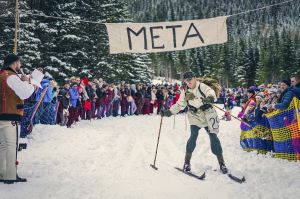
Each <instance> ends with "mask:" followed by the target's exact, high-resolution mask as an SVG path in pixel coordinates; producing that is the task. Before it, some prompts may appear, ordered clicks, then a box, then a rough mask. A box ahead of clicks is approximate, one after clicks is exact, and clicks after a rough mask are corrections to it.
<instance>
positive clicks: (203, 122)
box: [170, 81, 217, 127]
mask: <svg viewBox="0 0 300 199" xmlns="http://www.w3.org/2000/svg"><path fill="white" fill-rule="evenodd" d="M199 86H200V89H201V91H202V92H203V93H204V95H205V96H203V95H202V94H201V93H200V91H199ZM187 92H191V93H193V94H194V95H195V98H194V99H193V100H189V101H188V102H187V101H185V100H184V98H185V93H186V92H185V91H182V92H181V94H180V97H179V100H178V101H177V103H176V104H174V105H173V106H172V107H171V108H170V111H171V112H172V114H176V113H178V112H179V111H180V110H182V109H184V108H185V107H186V106H187V105H188V104H189V105H191V106H193V107H195V108H197V109H198V111H197V112H196V113H194V112H192V111H188V113H187V114H188V119H189V123H190V125H196V126H199V127H207V126H208V123H207V119H206V117H205V113H204V112H203V111H201V110H200V109H199V108H200V106H202V105H203V101H202V99H203V98H205V97H208V96H213V97H214V99H215V101H217V97H216V93H215V91H214V90H213V89H212V88H210V87H209V86H207V85H206V84H203V83H200V82H199V81H198V82H197V85H196V87H195V88H194V89H188V90H187ZM212 110H213V109H212ZM213 111H214V112H215V110H213Z"/></svg>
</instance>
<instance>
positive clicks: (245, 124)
mask: <svg viewBox="0 0 300 199" xmlns="http://www.w3.org/2000/svg"><path fill="white" fill-rule="evenodd" d="M211 105H212V106H213V107H215V108H217V109H219V110H220V111H223V112H224V113H225V111H224V110H223V109H221V108H219V107H218V106H216V105H214V104H211ZM231 116H232V117H233V118H234V119H236V120H238V121H240V122H242V123H243V124H245V125H246V126H248V127H251V125H250V124H248V123H247V122H244V121H243V120H241V119H239V118H237V117H235V116H233V115H231Z"/></svg>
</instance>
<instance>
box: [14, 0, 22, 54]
mask: <svg viewBox="0 0 300 199" xmlns="http://www.w3.org/2000/svg"><path fill="white" fill-rule="evenodd" d="M15 13H16V14H15V39H14V49H13V52H14V53H15V54H17V49H18V40H19V38H18V35H19V27H20V26H19V20H20V14H19V0H16V11H15Z"/></svg>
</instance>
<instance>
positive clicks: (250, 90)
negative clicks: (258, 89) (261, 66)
mask: <svg viewBox="0 0 300 199" xmlns="http://www.w3.org/2000/svg"><path fill="white" fill-rule="evenodd" d="M247 92H248V93H251V94H253V95H254V94H255V91H254V90H253V89H248V91H247Z"/></svg>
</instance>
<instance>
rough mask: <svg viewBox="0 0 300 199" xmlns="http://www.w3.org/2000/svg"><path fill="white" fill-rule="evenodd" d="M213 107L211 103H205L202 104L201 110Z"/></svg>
mask: <svg viewBox="0 0 300 199" xmlns="http://www.w3.org/2000/svg"><path fill="white" fill-rule="evenodd" d="M210 108H212V105H211V104H203V105H202V106H200V109H201V111H206V110H207V109H210Z"/></svg>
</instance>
